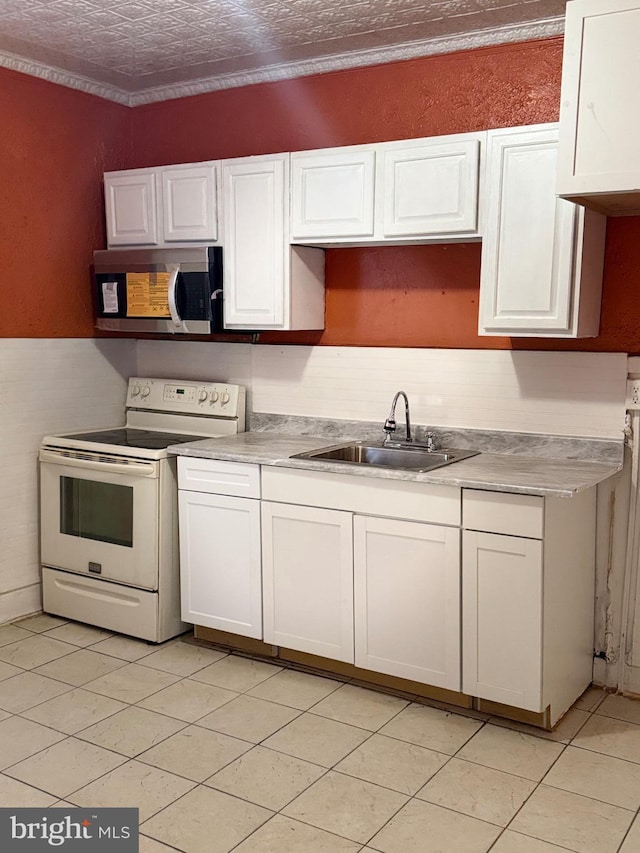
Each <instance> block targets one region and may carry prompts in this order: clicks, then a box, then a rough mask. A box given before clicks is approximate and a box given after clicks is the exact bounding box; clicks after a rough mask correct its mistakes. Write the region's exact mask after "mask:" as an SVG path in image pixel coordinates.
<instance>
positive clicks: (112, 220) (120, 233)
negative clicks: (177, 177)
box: [104, 169, 159, 246]
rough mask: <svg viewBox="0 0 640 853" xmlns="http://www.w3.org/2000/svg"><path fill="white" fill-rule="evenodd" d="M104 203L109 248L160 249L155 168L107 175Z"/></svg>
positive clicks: (108, 173)
mask: <svg viewBox="0 0 640 853" xmlns="http://www.w3.org/2000/svg"><path fill="white" fill-rule="evenodd" d="M104 201H105V209H106V216H107V242H108V244H109V246H157V245H158V242H159V241H158V218H157V211H156V206H157V204H156V175H155V170H154V169H129V170H128V171H126V172H106V173H105V176H104Z"/></svg>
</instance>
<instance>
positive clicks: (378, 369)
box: [252, 346, 627, 439]
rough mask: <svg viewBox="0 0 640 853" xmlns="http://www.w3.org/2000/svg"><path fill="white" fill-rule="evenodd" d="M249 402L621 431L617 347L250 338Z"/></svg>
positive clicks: (296, 411)
mask: <svg viewBox="0 0 640 853" xmlns="http://www.w3.org/2000/svg"><path fill="white" fill-rule="evenodd" d="M252 355H253V370H252V374H253V410H254V411H256V412H272V413H274V414H290V415H309V416H315V417H334V418H345V419H349V420H369V421H372V420H384V418H385V417H386V415H387V413H388V411H389V406H390V403H391V400H392V398H393V395H394V393H395V392H396V391H398V390H400V389H402V390H404V391H406V392H407V394H408V396H409V400H410V403H411V415H412V418H413V421H414V422H415V423H419V424H426V425H429V426H438V427H466V428H471V429H490V430H507V431H511V432H533V433H545V434H552V435H564V436H568V435H571V436H585V437H592V438H610V439H621V438H622V428H623V426H624V412H625V407H624V399H625V383H626V372H627V367H626V355H625V354H624V353H573V352H562V353H560V352H513V351H510V350H445V349H391V348H373V347H371V348H366V347H302V346H301V347H296V346H294V347H277V346H255V347H253V349H252Z"/></svg>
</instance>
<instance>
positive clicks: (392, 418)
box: [383, 391, 413, 444]
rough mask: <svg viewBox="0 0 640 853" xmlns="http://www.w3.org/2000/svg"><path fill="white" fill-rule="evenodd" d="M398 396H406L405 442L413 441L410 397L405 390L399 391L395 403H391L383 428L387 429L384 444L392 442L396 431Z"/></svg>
mask: <svg viewBox="0 0 640 853" xmlns="http://www.w3.org/2000/svg"><path fill="white" fill-rule="evenodd" d="M398 397H404V417H405V422H406V436H405V442H406V443H407V444H411V442H412V441H413V436H412V435H411V418H410V417H409V398H408V397H407V395H406V393H405V392H404V391H398V393H397V394H396V395H395V397H394V398H393V403H392V404H391V411H390V412H389V417H388V418H387V419H386V421H385V422H384V426H383V430H384V431H385V438H384V442H383V443H384V444H390V443H391V436H392V435H393V433H394V432H395V431H396V403H397V402H398Z"/></svg>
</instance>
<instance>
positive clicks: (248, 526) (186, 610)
mask: <svg viewBox="0 0 640 853" xmlns="http://www.w3.org/2000/svg"><path fill="white" fill-rule="evenodd" d="M244 469H246V473H245V470H244ZM251 469H255V471H254V473H255V478H254V477H251V476H249V477H247V476H246V475H247V474H250V473H251ZM257 472H258V466H257V465H237V464H235V463H228V462H218V461H215V460H210V459H193V458H191V457H180V459H179V460H178V485H179V492H178V511H179V519H180V585H181V600H182V618H183V619H184V620H185V621H186V622H192V623H194V624H195V625H202V626H203V627H206V628H215V629H217V630H220V631H228V632H229V633H231V634H240V635H242V636H245V637H254V638H256V639H261V638H262V570H261V545H260V501H259V500H257V499H256V498H259V496H260V495H259V491H257V492H256V490H257V489H259V485H258V479H257ZM212 490H215V491H217V492H224V491H226V492H230V493H231V494H212V493H211V492H212ZM238 492H241V493H246V492H248V493H249V494H251V493H253V494H254V495H255V497H237V494H238Z"/></svg>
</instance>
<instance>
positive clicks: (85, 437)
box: [67, 427, 211, 450]
mask: <svg viewBox="0 0 640 853" xmlns="http://www.w3.org/2000/svg"><path fill="white" fill-rule="evenodd" d="M67 438H73V439H75V440H76V441H90V442H93V443H94V444H113V445H117V446H118V447H138V448H141V449H144V450H164V449H165V448H166V447H169V445H170V444H183V443H184V442H186V441H198V440H199V439H202V438H211V436H207V435H185V434H184V433H173V432H158V431H157V430H149V429H131V428H128V427H119V428H118V429H103V430H96V432H79V433H77V434H76V435H68V436H67Z"/></svg>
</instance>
